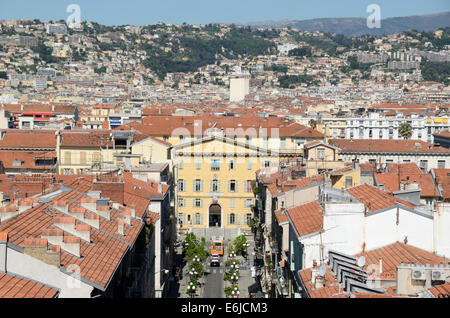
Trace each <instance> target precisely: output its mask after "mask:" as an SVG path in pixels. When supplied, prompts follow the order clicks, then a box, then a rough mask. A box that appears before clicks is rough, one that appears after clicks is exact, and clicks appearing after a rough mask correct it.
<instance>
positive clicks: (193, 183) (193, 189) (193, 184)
mask: <svg viewBox="0 0 450 318" xmlns="http://www.w3.org/2000/svg"><path fill="white" fill-rule="evenodd" d="M192 192H195V179H194V180H193V181H192Z"/></svg>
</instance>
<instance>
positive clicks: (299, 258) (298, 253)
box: [295, 242, 303, 271]
mask: <svg viewBox="0 0 450 318" xmlns="http://www.w3.org/2000/svg"><path fill="white" fill-rule="evenodd" d="M295 247H296V250H295V270H296V271H299V270H301V269H302V267H303V244H302V243H300V242H296V244H295Z"/></svg>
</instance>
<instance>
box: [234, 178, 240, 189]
mask: <svg viewBox="0 0 450 318" xmlns="http://www.w3.org/2000/svg"><path fill="white" fill-rule="evenodd" d="M234 184H235V186H234V187H235V188H234V192H239V190H238V188H239V182H238V181H237V180H236V181H235V182H234Z"/></svg>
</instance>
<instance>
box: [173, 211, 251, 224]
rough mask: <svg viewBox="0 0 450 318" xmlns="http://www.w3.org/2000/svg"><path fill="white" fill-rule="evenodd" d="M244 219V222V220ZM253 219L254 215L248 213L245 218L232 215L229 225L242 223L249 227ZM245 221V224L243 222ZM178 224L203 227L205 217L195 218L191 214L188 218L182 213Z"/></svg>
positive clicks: (196, 215) (228, 221) (230, 215)
mask: <svg viewBox="0 0 450 318" xmlns="http://www.w3.org/2000/svg"><path fill="white" fill-rule="evenodd" d="M242 219H243V220H242ZM251 219H252V214H251V213H247V214H245V215H243V216H240V215H237V214H235V213H230V214H228V215H227V224H228V225H239V224H241V223H243V224H246V225H248V224H249V223H250V220H251ZM242 221H243V222H242ZM178 224H193V225H203V215H202V214H200V213H196V214H194V215H193V216H192V215H191V214H188V215H187V220H186V216H185V215H184V214H182V213H180V214H179V215H178Z"/></svg>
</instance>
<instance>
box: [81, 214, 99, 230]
mask: <svg viewBox="0 0 450 318" xmlns="http://www.w3.org/2000/svg"><path fill="white" fill-rule="evenodd" d="M84 222H86V223H87V224H89V225H90V226H92V227H93V228H95V229H97V230H99V229H100V217H99V216H98V215H97V214H88V215H86V218H85V219H84Z"/></svg>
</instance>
